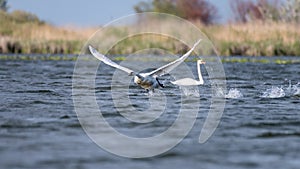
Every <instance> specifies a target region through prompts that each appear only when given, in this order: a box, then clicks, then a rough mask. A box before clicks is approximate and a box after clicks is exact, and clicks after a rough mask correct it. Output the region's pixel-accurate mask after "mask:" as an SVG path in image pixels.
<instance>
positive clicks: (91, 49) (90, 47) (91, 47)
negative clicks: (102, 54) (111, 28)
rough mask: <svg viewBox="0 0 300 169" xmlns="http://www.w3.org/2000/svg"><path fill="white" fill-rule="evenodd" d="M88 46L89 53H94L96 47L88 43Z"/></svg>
mask: <svg viewBox="0 0 300 169" xmlns="http://www.w3.org/2000/svg"><path fill="white" fill-rule="evenodd" d="M88 48H89V50H90V52H91V53H95V50H96V49H95V48H94V47H93V46H92V45H88Z"/></svg>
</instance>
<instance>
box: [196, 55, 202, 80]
mask: <svg viewBox="0 0 300 169" xmlns="http://www.w3.org/2000/svg"><path fill="white" fill-rule="evenodd" d="M201 64H202V63H201V61H200V60H198V61H197V70H198V77H199V83H200V84H203V78H202V74H201V68H200V65H201Z"/></svg>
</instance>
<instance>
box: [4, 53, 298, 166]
mask: <svg viewBox="0 0 300 169" xmlns="http://www.w3.org/2000/svg"><path fill="white" fill-rule="evenodd" d="M244 59H245V58H243V57H234V58H231V59H229V58H224V60H225V62H224V70H225V73H226V78H227V89H228V92H227V93H224V96H225V97H226V106H225V110H224V113H223V116H222V118H221V122H220V124H219V126H218V128H217V129H216V131H215V133H214V134H213V135H212V137H211V138H210V139H209V140H208V141H207V142H206V143H204V144H199V143H198V138H199V133H200V131H201V128H202V126H203V122H204V120H205V117H206V115H207V111H208V109H209V105H210V99H209V98H210V94H211V93H209V92H205V91H207V90H209V89H210V85H209V84H206V85H203V86H200V87H199V90H200V91H203V92H201V95H200V97H199V99H200V100H201V104H202V107H201V109H200V111H199V113H198V117H197V120H196V123H195V125H194V127H193V129H192V130H191V131H190V133H189V134H188V136H186V138H185V139H184V140H183V141H182V142H181V143H180V144H178V145H177V146H176V147H174V148H173V149H171V150H169V151H167V152H166V153H164V154H162V155H158V156H155V157H151V158H145V159H128V158H124V157H119V156H116V155H113V154H111V153H109V152H107V151H104V150H103V149H102V148H100V147H99V146H98V145H97V144H95V143H94V142H93V141H92V140H91V139H90V138H89V137H88V136H87V135H86V134H85V132H84V131H83V129H82V127H81V125H80V124H79V121H78V119H77V115H76V113H75V111H74V105H73V100H72V76H73V69H74V63H75V62H74V61H49V60H48V61H41V60H35V61H25V60H20V61H17V60H9V59H5V60H0V64H1V66H0V79H1V83H0V93H1V94H0V96H1V97H0V100H1V105H0V136H1V137H0V168H10V169H13V168H18V169H20V168H40V169H43V168H109V169H113V168H116V169H118V168H124V169H127V168H128V169H132V168H146V169H147V168H149V169H153V168H170V169H173V168H197V169H198V168H205V169H215V168H228V169H235V168H243V169H245V168H249V169H250V168H251V169H253V168H260V169H261V168H265V169H269V168H289V169H292V168H295V169H296V168H299V166H300V161H299V158H300V155H299V154H300V111H299V110H300V84H299V82H300V62H299V60H300V58H295V57H285V58H284V59H283V60H276V59H278V58H257V59H256V60H255V61H251V60H250V62H244ZM113 71H114V69H110V68H107V70H106V72H105V73H104V72H98V75H97V76H99V77H101V78H97V80H96V97H97V101H98V103H99V104H102V105H105V106H103V111H102V113H103V115H104V116H105V118H106V119H107V120H108V121H109V122H110V124H111V125H112V126H113V127H115V128H118V130H120V131H121V132H124V133H127V134H128V135H130V134H132V135H134V136H140V137H145V136H151V135H153V134H157V133H159V132H161V131H162V130H165V128H166V127H168V126H170V125H171V124H172V123H173V122H174V119H175V118H176V116H177V113H176V109H177V108H178V107H177V106H175V105H174V106H169V107H168V110H169V112H168V113H167V115H165V116H162V117H161V118H162V119H160V120H157V121H155V122H152V123H148V124H145V125H136V124H135V123H132V122H126V121H124V120H122V116H120V115H119V114H118V113H116V112H115V109H114V108H113V107H112V106H113V104H112V100H111V99H109V98H107V99H106V97H108V96H106V94H107V92H109V89H110V88H109V86H108V87H107V86H103V84H106V83H109V79H110V77H111V75H112V72H113ZM203 74H204V80H205V81H207V80H208V77H207V73H206V72H205V71H204V73H203ZM161 90H164V91H165V92H166V93H167V94H166V96H167V97H168V94H169V95H170V97H175V96H174V95H176V93H174V92H176V91H178V90H179V89H178V88H176V87H166V88H164V89H161ZM130 92H132V93H133V94H132V97H131V98H130V99H131V100H132V102H133V103H135V102H136V103H135V104H137V106H136V108H137V109H141V110H142V109H143V108H144V107H143V106H146V107H147V103H146V104H145V105H143V106H141V107H139V104H138V103H143V100H147V98H148V97H151V96H149V95H147V94H146V93H145V92H144V91H143V90H142V89H140V88H138V87H134V86H132V87H130ZM139 101H140V102H139ZM173 109H174V110H173ZM172 111H174V114H172ZM131 130H134V132H130V131H131ZM125 149H126V147H125Z"/></svg>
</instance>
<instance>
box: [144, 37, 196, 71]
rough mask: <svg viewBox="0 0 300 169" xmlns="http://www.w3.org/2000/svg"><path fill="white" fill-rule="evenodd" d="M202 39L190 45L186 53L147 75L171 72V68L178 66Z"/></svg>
mask: <svg viewBox="0 0 300 169" xmlns="http://www.w3.org/2000/svg"><path fill="white" fill-rule="evenodd" d="M201 40H202V39H199V40H198V41H197V42H196V43H195V44H194V46H193V47H192V49H191V50H189V51H188V52H187V53H186V54H184V55H183V56H181V57H180V58H178V59H177V60H175V61H173V62H171V63H168V64H166V65H164V66H162V67H160V68H158V69H156V70H154V71H152V72H149V73H147V75H149V76H162V75H164V74H167V73H169V72H171V71H172V70H173V69H175V68H176V67H177V66H179V65H180V64H181V63H182V62H184V60H185V59H186V58H187V57H188V56H189V55H190V54H191V53H192V52H193V50H194V49H195V48H196V46H197V45H198V44H199V43H200V42H201Z"/></svg>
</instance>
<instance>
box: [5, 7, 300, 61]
mask: <svg viewBox="0 0 300 169" xmlns="http://www.w3.org/2000/svg"><path fill="white" fill-rule="evenodd" d="M3 15H4V14H3V13H2V14H1V16H0V19H1V20H2V21H3V20H4V19H6V20H4V21H5V22H3V23H4V24H2V23H1V25H0V53H2V54H7V53H15V54H18V53H20V54H32V53H39V54H78V53H80V51H81V48H82V46H83V45H84V43H85V42H86V41H87V40H88V39H89V37H90V36H92V35H93V33H94V32H96V31H97V30H98V29H99V28H75V27H55V26H51V25H49V24H46V23H42V22H40V21H34V22H32V21H30V22H28V21H26V22H20V21H18V20H17V21H15V20H14V19H13V18H9V16H3ZM5 15H7V14H5ZM3 18H4V19H3ZM196 25H197V26H198V27H199V29H201V30H202V31H203V32H204V33H205V34H206V35H207V36H208V37H209V38H210V39H211V40H212V42H213V43H214V44H215V46H216V48H217V50H218V51H219V54H220V55H222V56H241V55H242V56H300V29H298V28H299V25H293V24H286V23H248V24H225V25H211V26H204V25H201V24H196ZM129 30H130V29H125V28H124V27H119V28H118V27H117V28H115V34H116V35H115V36H114V37H115V38H117V37H118V33H120V32H124V31H129ZM145 43H146V42H144V43H141V41H136V42H135V41H130V44H127V45H125V46H124V45H122V47H118V49H115V50H112V51H111V53H110V54H115V55H120V54H128V52H134V50H135V49H139V48H141V45H145ZM183 48H184V46H182V45H181V46H178V44H171V45H168V50H171V52H174V53H178V51H180V50H182V49H183Z"/></svg>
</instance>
